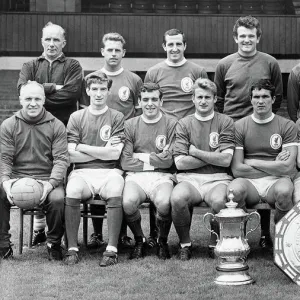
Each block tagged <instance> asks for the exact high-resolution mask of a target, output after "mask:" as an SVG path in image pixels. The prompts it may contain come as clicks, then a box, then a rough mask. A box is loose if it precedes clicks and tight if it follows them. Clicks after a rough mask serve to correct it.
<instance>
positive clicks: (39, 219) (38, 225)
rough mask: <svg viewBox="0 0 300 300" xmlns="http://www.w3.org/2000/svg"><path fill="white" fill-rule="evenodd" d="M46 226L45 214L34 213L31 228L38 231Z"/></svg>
mask: <svg viewBox="0 0 300 300" xmlns="http://www.w3.org/2000/svg"><path fill="white" fill-rule="evenodd" d="M45 228H46V216H45V215H44V214H43V215H35V216H34V223H33V230H34V231H38V230H42V229H45Z"/></svg>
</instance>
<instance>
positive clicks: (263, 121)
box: [251, 113, 275, 124]
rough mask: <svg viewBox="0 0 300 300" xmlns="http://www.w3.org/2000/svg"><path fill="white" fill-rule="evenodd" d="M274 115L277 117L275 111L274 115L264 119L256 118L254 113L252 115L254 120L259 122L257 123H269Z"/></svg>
mask: <svg viewBox="0 0 300 300" xmlns="http://www.w3.org/2000/svg"><path fill="white" fill-rule="evenodd" d="M274 117H275V115H274V113H272V115H271V116H270V117H269V118H267V119H264V120H259V119H257V118H255V117H254V115H253V114H252V115H251V118H252V120H253V121H254V122H255V123H257V124H266V123H269V122H271V121H272V120H273V119H274Z"/></svg>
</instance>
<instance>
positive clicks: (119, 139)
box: [105, 135, 125, 147]
mask: <svg viewBox="0 0 300 300" xmlns="http://www.w3.org/2000/svg"><path fill="white" fill-rule="evenodd" d="M124 140H125V136H123V135H117V136H112V137H111V138H110V139H109V140H108V142H107V144H106V145H105V147H115V146H117V145H119V144H120V143H123V142H124Z"/></svg>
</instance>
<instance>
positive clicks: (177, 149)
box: [171, 79, 234, 260]
mask: <svg viewBox="0 0 300 300" xmlns="http://www.w3.org/2000/svg"><path fill="white" fill-rule="evenodd" d="M192 92H193V103H194V105H195V108H196V112H195V114H193V115H189V116H187V117H185V118H183V119H182V120H179V121H178V123H177V125H176V138H175V144H174V146H173V155H174V157H175V164H176V167H177V169H178V172H177V175H176V179H177V181H178V184H177V185H176V186H175V188H174V190H173V192H172V195H171V206H172V219H173V223H174V226H175V229H176V232H177V234H178V236H179V242H180V249H179V251H178V256H179V259H180V260H189V259H190V258H191V255H192V253H191V245H192V243H191V238H190V226H191V221H192V210H193V207H194V206H196V205H199V204H200V203H201V202H202V201H205V202H206V204H207V205H208V206H209V207H210V208H211V209H212V211H213V213H218V212H219V211H220V210H221V209H222V208H224V207H225V202H226V188H227V185H228V184H229V182H230V180H231V179H232V177H231V176H230V175H228V171H229V166H230V163H231V159H232V155H233V151H234V125H233V120H232V119H231V118H230V117H228V116H226V115H223V114H220V113H218V112H214V105H215V103H216V101H217V89H216V85H215V84H214V83H213V82H212V81H210V80H209V79H197V80H196V82H195V83H194V85H193V87H192ZM211 227H212V229H213V230H214V231H215V232H218V224H217V223H216V222H215V221H211ZM215 245H216V238H215V236H214V235H211V240H210V244H209V254H210V255H212V254H213V250H214V247H215Z"/></svg>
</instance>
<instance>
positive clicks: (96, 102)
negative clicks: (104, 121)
mask: <svg viewBox="0 0 300 300" xmlns="http://www.w3.org/2000/svg"><path fill="white" fill-rule="evenodd" d="M86 93H87V94H88V96H90V104H91V106H92V108H93V109H97V110H100V109H102V108H104V107H105V106H106V101H107V96H108V93H109V91H108V87H107V81H105V82H101V83H92V84H91V85H90V88H87V89H86Z"/></svg>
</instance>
